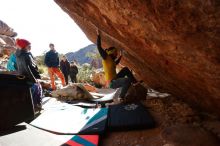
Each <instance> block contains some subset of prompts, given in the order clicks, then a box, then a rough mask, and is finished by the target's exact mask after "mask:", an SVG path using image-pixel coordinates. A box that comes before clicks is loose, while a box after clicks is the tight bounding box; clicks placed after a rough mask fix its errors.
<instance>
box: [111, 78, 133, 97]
mask: <svg viewBox="0 0 220 146" xmlns="http://www.w3.org/2000/svg"><path fill="white" fill-rule="evenodd" d="M110 84H111V86H110V87H111V88H113V89H116V88H119V87H122V90H121V94H120V98H124V97H125V95H126V93H127V91H128V89H129V87H130V86H131V80H130V79H129V78H118V79H115V80H112V81H111V83H110Z"/></svg>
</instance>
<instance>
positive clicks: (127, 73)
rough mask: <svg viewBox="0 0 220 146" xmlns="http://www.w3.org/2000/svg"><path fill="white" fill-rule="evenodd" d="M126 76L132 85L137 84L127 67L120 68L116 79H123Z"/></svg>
mask: <svg viewBox="0 0 220 146" xmlns="http://www.w3.org/2000/svg"><path fill="white" fill-rule="evenodd" d="M126 76H127V77H128V78H130V79H131V82H132V83H136V82H137V80H136V79H135V77H134V75H133V74H132V72H131V71H130V70H129V69H128V68H127V67H124V68H122V69H121V70H120V71H119V72H118V74H117V76H116V78H123V77H126Z"/></svg>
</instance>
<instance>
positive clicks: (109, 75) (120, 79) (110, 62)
mask: <svg viewBox="0 0 220 146" xmlns="http://www.w3.org/2000/svg"><path fill="white" fill-rule="evenodd" d="M97 49H98V51H99V54H100V56H101V57H102V64H103V69H104V72H105V80H106V87H110V88H113V89H116V88H122V90H121V93H120V95H119V98H120V99H122V100H123V99H125V97H126V94H127V91H128V89H129V87H130V86H131V85H132V84H136V83H137V80H136V79H135V77H134V76H133V74H132V72H131V71H130V70H129V69H128V67H124V68H122V69H121V70H120V71H119V72H118V73H116V65H117V64H119V62H120V60H121V57H122V54H120V56H119V57H118V54H117V49H116V48H115V47H109V48H107V49H103V48H102V46H101V35H100V31H99V30H97ZM121 53H122V52H121Z"/></svg>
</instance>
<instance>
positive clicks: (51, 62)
mask: <svg viewBox="0 0 220 146" xmlns="http://www.w3.org/2000/svg"><path fill="white" fill-rule="evenodd" d="M44 63H45V65H46V66H47V67H58V66H59V56H58V53H57V52H56V51H55V50H50V51H48V52H47V53H46V55H45V59H44Z"/></svg>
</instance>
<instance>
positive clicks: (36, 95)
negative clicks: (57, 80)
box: [31, 83, 43, 107]
mask: <svg viewBox="0 0 220 146" xmlns="http://www.w3.org/2000/svg"><path fill="white" fill-rule="evenodd" d="M31 94H32V99H33V103H34V107H37V106H41V102H42V96H43V93H42V87H41V84H40V83H35V84H33V85H32V87H31Z"/></svg>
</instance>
